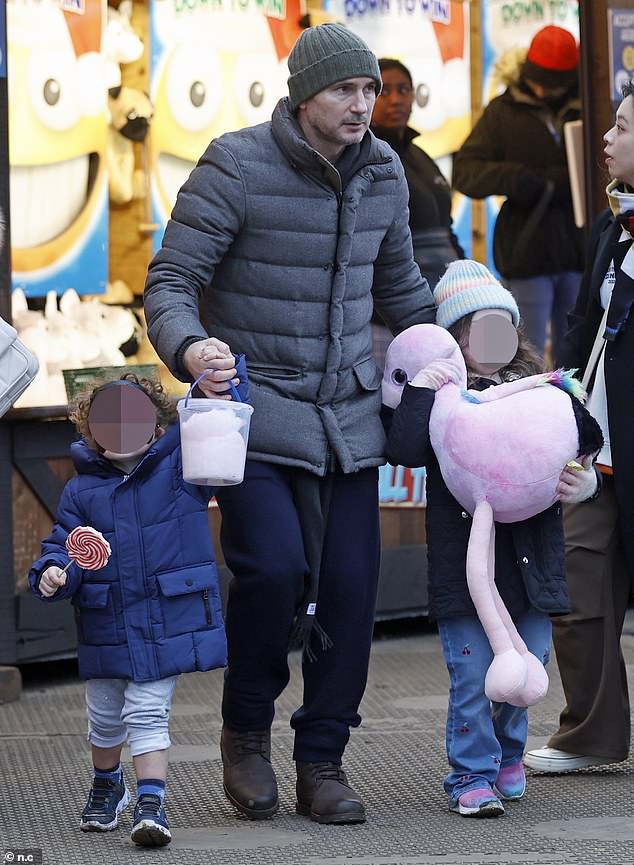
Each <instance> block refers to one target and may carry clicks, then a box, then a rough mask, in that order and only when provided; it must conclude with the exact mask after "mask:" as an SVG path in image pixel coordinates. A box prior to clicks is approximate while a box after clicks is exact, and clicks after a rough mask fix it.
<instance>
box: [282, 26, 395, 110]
mask: <svg viewBox="0 0 634 865" xmlns="http://www.w3.org/2000/svg"><path fill="white" fill-rule="evenodd" d="M288 71H289V72H290V73H291V74H290V76H289V78H288V94H289V101H290V103H291V108H292V110H293V111H295V109H296V108H297V106H298V105H300V103H302V102H305V101H306V100H307V99H310V98H311V96H314V95H315V94H316V93H319V92H320V90H324V89H325V88H326V87H330V85H331V84H336V83H337V81H343V80H344V79H346V78H374V80H375V81H376V88H377V93H379V92H380V90H381V86H382V82H381V71H380V69H379V63H378V60H377V58H376V55H375V54H374V53H373V52H372V51H370V49H369V48H368V46H367V45H366V43H365V42H364V41H363V39H361V37H360V36H357V35H356V33H353V32H352V31H351V30H348V28H347V27H344V26H343V24H319V25H317V26H316V27H309V28H308V29H307V30H304V32H303V33H301V34H300V35H299V37H298V39H297V42H295V45H294V46H293V49H292V51H291V53H290V54H289V56H288Z"/></svg>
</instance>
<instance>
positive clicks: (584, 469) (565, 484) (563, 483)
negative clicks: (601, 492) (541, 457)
mask: <svg viewBox="0 0 634 865" xmlns="http://www.w3.org/2000/svg"><path fill="white" fill-rule="evenodd" d="M598 483H599V482H598V480H597V475H596V472H595V470H594V466H593V465H592V455H591V454H590V455H589V456H585V457H583V458H581V459H580V462H577V461H576V460H570V461H569V462H568V463H566V465H565V466H564V468H563V471H562V473H561V474H560V475H559V484H558V486H557V498H558V499H559V501H561V502H565V503H566V504H576V503H577V502H585V501H586V499H589V498H590V497H591V496H593V495H594V494H595V492H596V491H597V485H598Z"/></svg>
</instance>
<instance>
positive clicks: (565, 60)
mask: <svg viewBox="0 0 634 865" xmlns="http://www.w3.org/2000/svg"><path fill="white" fill-rule="evenodd" d="M578 64H579V48H578V46H577V43H576V41H575V38H574V36H573V35H572V34H571V33H570V32H569V31H568V30H564V29H563V28H562V27H556V26H554V25H548V26H547V27H543V28H542V29H541V30H539V31H538V32H537V33H536V34H535V36H534V37H533V39H532V41H531V43H530V46H529V48H528V52H527V54H526V59H525V61H524V63H523V64H522V65H521V66H517V67H516V68H515V69H513V70H512V71H511V72H510V73H507V75H506V78H505V81H504V83H506V84H507V85H508V86H507V89H506V90H505V91H504V93H502V95H501V96H498V97H496V98H494V99H492V100H491V102H490V103H489V104H488V105H487V107H486V108H485V110H484V112H483V114H482V116H481V118H480V120H479V121H478V122H477V123H476V125H475V126H474V128H473V130H472V132H471V133H470V135H469V136H468V138H467V139H466V141H465V142H464V144H463V145H462V147H461V148H460V150H459V152H458V153H457V154H456V157H455V159H454V166H453V185H454V187H455V188H456V189H458V190H459V191H460V192H462V193H464V194H465V195H468V196H470V197H471V198H485V197H486V196H488V195H503V196H506V201H505V202H504V204H503V205H502V208H501V210H500V212H499V214H498V217H497V220H496V223H495V232H494V238H493V257H494V261H495V266H496V268H497V270H498V271H499V272H500V274H501V275H502V277H503V279H504V283H505V285H506V287H507V288H508V289H509V290H510V291H511V292H512V293H513V295H514V296H515V299H516V300H517V303H518V305H519V308H520V313H521V316H522V323H523V327H524V331H525V333H526V335H527V336H528V338H529V339H530V341H531V342H532V343H533V344H534V346H535V347H536V348H537V350H538V351H540V352H542V353H544V351H545V347H546V339H547V335H548V331H549V330H550V339H551V346H550V355H551V358H552V360H553V361H554V360H556V358H557V355H558V351H559V346H560V343H561V339H562V338H563V335H564V332H565V329H566V318H567V315H568V313H569V311H570V310H571V309H572V308H573V307H574V304H575V301H576V298H577V294H578V292H579V285H580V281H581V273H582V271H583V266H584V243H583V235H582V232H581V230H580V229H578V228H577V227H576V226H575V223H574V216H573V210H572V198H571V193H570V183H569V177H568V166H567V161H566V152H565V147H564V141H563V126H564V124H565V123H567V122H568V121H570V120H577V119H578V118H579V117H580V102H579V98H578Z"/></svg>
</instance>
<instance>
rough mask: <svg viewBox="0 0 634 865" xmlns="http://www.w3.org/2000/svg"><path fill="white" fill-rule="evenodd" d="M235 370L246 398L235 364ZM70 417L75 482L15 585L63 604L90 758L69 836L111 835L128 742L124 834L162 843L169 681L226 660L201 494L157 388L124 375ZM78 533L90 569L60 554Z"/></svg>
mask: <svg viewBox="0 0 634 865" xmlns="http://www.w3.org/2000/svg"><path fill="white" fill-rule="evenodd" d="M236 368H237V370H238V376H239V378H240V381H242V382H243V384H239V385H238V390H239V392H240V396H241V397H242V399H244V400H246V399H247V398H248V385H247V383H246V369H245V365H244V358H239V359H238V360H237V364H236ZM236 383H238V380H237V379H236ZM71 420H72V421H73V422H74V423H75V426H76V427H77V430H78V432H79V433H80V435H81V436H82V438H81V440H79V441H77V442H74V443H73V444H72V445H71V457H72V460H73V463H74V466H75V468H76V470H77V475H76V476H75V477H73V478H72V479H71V480H70V481H69V482H68V483H67V484H66V487H65V488H64V491H63V493H62V496H61V499H60V503H59V506H58V512H57V517H56V522H55V525H54V526H53V530H52V532H51V534H50V535H49V536H48V537H47V538H46V539H45V540H44V541H43V542H42V554H41V556H40V558H39V559H38V560H37V561H36V562H35V563H34V564H33V565H32V567H31V570H30V573H29V582H30V585H31V588H32V590H33V592H34V593H35V594H36V595H37V596H39V597H41V598H42V599H43V600H49V601H58V600H63V599H66V598H70V599H71V603H72V604H73V606H74V609H75V619H76V624H77V637H78V659H79V673H80V676H81V677H82V678H83V679H86V680H87V681H86V706H87V715H88V740H89V741H90V743H91V748H92V758H93V764H94V777H93V783H92V787H91V790H90V794H89V797H88V802H87V804H86V807H85V808H84V810H83V812H82V816H81V820H80V828H81V829H82V830H83V831H86V832H91V831H97V832H103V831H108V830H112V829H115V828H116V827H117V818H118V815H119V813H121V811H123V809H124V808H125V807H126V806H127V804H128V802H129V801H130V795H129V793H128V790H127V787H126V784H125V780H124V777H123V772H122V768H121V763H120V755H121V749H122V747H123V745H124V744H125V743H126V742H128V743H129V745H130V751H131V754H132V758H133V762H134V770H135V773H136V777H137V802H136V807H135V812H134V824H133V828H132V836H131V837H132V840H133V841H134V842H135V843H136V844H139V845H141V846H149V847H152V846H162V845H164V844H168V843H169V842H170V840H171V835H170V830H169V825H168V821H167V817H166V814H165V807H164V798H165V779H166V776H167V765H168V748H169V746H170V739H169V731H168V722H169V713H170V706H171V700H172V695H173V693H174V688H175V686H176V681H177V678H178V675H179V674H180V673H188V672H193V671H195V670H201V671H204V670H211V669H214V668H217V667H223V666H224V665H225V664H226V637H225V630H224V622H223V617H222V609H221V601H220V592H219V587H218V576H217V572H216V565H215V560H214V551H213V545H212V540H211V535H210V531H209V523H208V515H207V508H208V503H209V500H210V498H211V497H212V495H213V494H214V489H213V488H211V487H205V486H197V485H193V484H190V483H187V482H185V481H184V480H183V472H182V461H181V442H180V431H179V427H178V424H177V423H176V420H177V413H176V407H175V404H174V402H173V401H172V400H171V399H170V398H169V396H168V394H167V393H166V392H165V391H164V390H163V388H162V386H161V385H160V384H159V383H157V382H152V381H150V380H148V379H138V378H137V377H136V376H135V375H134V374H132V373H125V374H124V375H123V376H122V377H121V379H118V380H115V381H111V382H108V383H107V384H104V385H101V386H99V387H97V388H95V390H93V392H92V394H91V395H90V397H89V398H87V399H84V400H81V401H80V402H79V404H78V406H77V408H76V409H75V410H74V411H73V412H72V414H71ZM80 526H89V527H91V528H92V529H94V530H96V531H97V532H100V533H101V534H102V535H103V538H104V539H105V540H106V541H107V542H108V544H109V546H110V550H111V553H110V556H109V558H108V561H107V562H106V564H105V565H104V566H103V567H102V568H100V569H98V570H88V569H83V568H81V567H79V565H78V564H76V563H75V562H74V561H72V560H71V559H70V556H69V552H68V550H67V548H66V545H65V542H66V539H67V537H68V535H69V533H70V532H71V531H72V530H73V529H75V528H77V527H80ZM69 562H70V563H69ZM66 566H68V568H67V572H66V573H63V569H64V568H65V567H66Z"/></svg>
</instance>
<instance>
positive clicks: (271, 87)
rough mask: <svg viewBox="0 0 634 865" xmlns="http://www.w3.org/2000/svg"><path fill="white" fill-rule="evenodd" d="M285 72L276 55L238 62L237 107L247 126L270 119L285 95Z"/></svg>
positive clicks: (242, 58) (250, 56)
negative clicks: (279, 100)
mask: <svg viewBox="0 0 634 865" xmlns="http://www.w3.org/2000/svg"><path fill="white" fill-rule="evenodd" d="M284 72H285V69H284V66H283V65H282V64H280V63H278V61H277V59H276V57H275V56H274V55H272V54H243V55H241V56H240V57H239V58H238V61H237V63H236V69H235V94H236V105H237V108H238V111H239V112H240V113H241V115H242V117H243V118H244V120H245V122H246V123H247V124H249V125H251V124H255V123H262V122H263V121H264V120H269V119H270V117H271V114H272V113H273V109H274V108H275V106H276V104H277V101H278V99H280V97H282V96H283V95H284V92H285V90H284V82H285V80H286V76H285V74H284ZM286 74H288V73H286Z"/></svg>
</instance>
